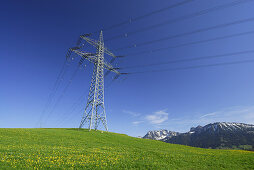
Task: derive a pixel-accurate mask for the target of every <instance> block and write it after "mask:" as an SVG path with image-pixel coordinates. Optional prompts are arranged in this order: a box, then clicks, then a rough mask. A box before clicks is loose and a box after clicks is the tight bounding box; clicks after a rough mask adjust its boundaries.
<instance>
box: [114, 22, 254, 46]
mask: <svg viewBox="0 0 254 170" xmlns="http://www.w3.org/2000/svg"><path fill="white" fill-rule="evenodd" d="M253 21H254V18H247V19H242V20H237V21H233V22H229V23H225V24H219V25H215V26H211V27H207V28H201V29H197V30H194V31H190V32H185V33H182V34H176V35H170V36H167V37H163V38H160V39H157V40H151V41H145V42H142V43H138V44H133V45H130V46H125V47H121V48H118V49H116V50H115V51H118V50H123V49H127V48H134V47H140V46H144V45H148V44H153V43H158V42H161V41H165V40H169V39H173V38H179V37H182V36H186V35H192V34H196V33H200V32H205V31H210V30H213V29H218V28H224V27H229V26H232V25H236V24H243V23H246V22H253Z"/></svg>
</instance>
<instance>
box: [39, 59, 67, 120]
mask: <svg viewBox="0 0 254 170" xmlns="http://www.w3.org/2000/svg"><path fill="white" fill-rule="evenodd" d="M68 66H69V63H68V58H67V57H66V59H65V61H64V63H63V66H62V68H61V70H60V72H59V74H58V76H57V78H56V81H55V83H54V85H53V88H52V89H51V92H50V94H49V96H48V99H47V102H46V104H45V106H44V108H43V110H42V112H41V114H40V117H39V120H38V122H39V123H40V121H41V120H42V119H43V116H44V114H45V112H46V110H47V109H48V107H49V106H50V104H51V102H52V99H53V97H54V96H55V94H56V92H57V90H58V88H59V86H60V82H61V81H62V80H63V77H64V75H65V73H66V71H67V67H68Z"/></svg>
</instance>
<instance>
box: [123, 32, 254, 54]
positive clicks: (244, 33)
mask: <svg viewBox="0 0 254 170" xmlns="http://www.w3.org/2000/svg"><path fill="white" fill-rule="evenodd" d="M253 33H254V31H247V32H242V33H237V34H230V35H225V36H221V37H215V38H211V39H206V40H200V41H192V42H188V43H182V44H178V45H172V46H168V47H162V48H157V49H153V50H146V51H140V52H137V53H130V54H126V55H124V56H135V55H140V54H147V53H154V52H158V51H163V50H167V49H172V48H178V47H184V46H189V45H195V44H201V43H206V42H211V41H217V40H223V39H228V38H233V37H239V36H244V35H249V34H253Z"/></svg>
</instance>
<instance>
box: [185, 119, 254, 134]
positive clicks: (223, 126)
mask: <svg viewBox="0 0 254 170" xmlns="http://www.w3.org/2000/svg"><path fill="white" fill-rule="evenodd" d="M248 130H250V131H253V130H254V125H251V124H245V123H229V122H216V123H210V124H208V125H206V126H204V127H202V126H197V127H196V128H194V127H192V128H191V129H190V132H195V133H202V132H211V133H212V132H213V133H214V132H217V133H219V132H223V131H225V132H226V131H228V132H234V131H248Z"/></svg>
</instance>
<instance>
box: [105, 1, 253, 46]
mask: <svg viewBox="0 0 254 170" xmlns="http://www.w3.org/2000/svg"><path fill="white" fill-rule="evenodd" d="M248 2H253V0H237V1H234V2H231V3H227V4H223V5H218V6H215V7H212V8H208V9H205V10H201V11H198V12H195V13H192V14H188V15H184V16H181V17H177V18H174V19H170V20H167V21H164V22H161V23H159V24H154V25H150V26H147V27H144V28H141V29H137V30H135V31H130V32H127V33H123V34H120V35H116V36H114V37H111V38H109V39H106V40H105V41H109V40H114V39H119V38H127V37H129V36H131V35H134V34H137V33H140V32H144V31H148V30H150V29H154V28H157V27H161V26H164V25H167V24H172V23H176V22H179V21H184V20H187V19H190V18H194V17H197V16H201V15H204V14H207V13H210V12H214V11H218V10H222V9H225V8H229V7H233V6H237V5H241V4H243V3H248Z"/></svg>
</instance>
